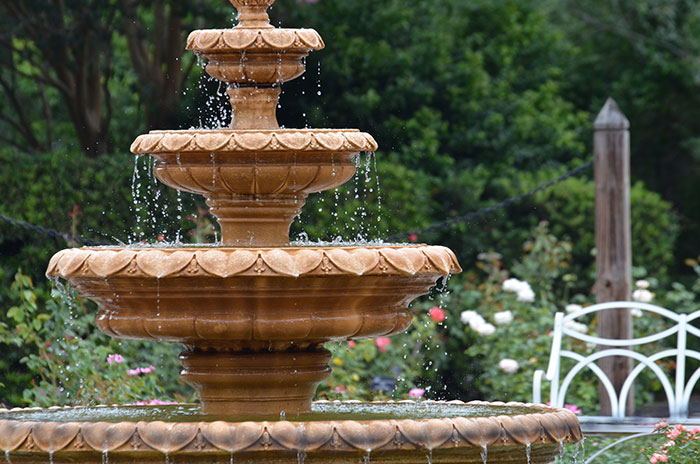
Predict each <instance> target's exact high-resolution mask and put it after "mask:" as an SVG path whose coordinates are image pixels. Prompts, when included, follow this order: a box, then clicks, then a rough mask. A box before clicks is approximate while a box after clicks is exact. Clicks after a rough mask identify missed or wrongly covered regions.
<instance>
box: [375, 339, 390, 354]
mask: <svg viewBox="0 0 700 464" xmlns="http://www.w3.org/2000/svg"><path fill="white" fill-rule="evenodd" d="M374 344H375V345H377V348H379V351H381V352H384V351H386V350H387V348H388V347H389V345H391V340H389V338H388V337H377V338H375V339H374Z"/></svg>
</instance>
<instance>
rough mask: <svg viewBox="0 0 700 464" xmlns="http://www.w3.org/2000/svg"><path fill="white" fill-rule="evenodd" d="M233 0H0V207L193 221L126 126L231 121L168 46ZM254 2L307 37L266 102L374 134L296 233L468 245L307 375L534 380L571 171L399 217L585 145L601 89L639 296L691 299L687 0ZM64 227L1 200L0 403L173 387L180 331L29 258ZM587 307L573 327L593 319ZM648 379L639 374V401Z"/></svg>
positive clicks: (692, 88)
mask: <svg viewBox="0 0 700 464" xmlns="http://www.w3.org/2000/svg"><path fill="white" fill-rule="evenodd" d="M232 11H233V9H232V8H231V7H230V5H229V4H228V3H227V2H225V1H222V0H189V1H178V2H174V1H165V0H149V1H137V0H81V1H78V0H63V1H54V0H22V1H20V2H18V1H16V0H0V103H1V104H0V162H1V163H2V166H3V168H2V170H0V191H1V192H2V199H0V213H2V214H3V215H6V216H9V217H13V218H16V219H19V220H22V221H27V222H29V223H32V224H37V225H40V226H43V227H47V228H53V229H56V230H59V231H61V232H67V233H70V234H72V235H75V236H84V237H88V238H91V239H95V240H99V241H102V242H109V243H115V244H116V243H131V242H141V241H145V242H158V241H168V242H171V241H181V242H184V243H189V242H212V241H214V240H215V237H216V230H215V226H214V224H215V221H214V220H213V218H212V217H211V216H210V215H209V214H208V212H207V211H206V209H205V205H204V203H203V201H201V199H200V198H195V197H194V196H191V195H188V194H185V193H183V194H178V193H177V192H175V191H173V190H170V189H167V188H165V187H164V186H162V185H160V184H159V183H157V181H156V180H155V179H154V177H153V176H152V173H151V171H150V170H151V168H152V162H151V161H150V160H148V159H147V158H141V159H136V158H135V157H134V156H133V155H131V154H130V153H129V145H130V144H131V142H132V141H133V139H134V138H135V137H136V136H137V135H139V134H141V133H144V132H146V131H148V130H152V129H172V128H190V127H218V126H225V125H226V124H227V123H228V121H227V120H230V108H229V105H228V101H227V96H226V94H225V93H224V89H223V87H221V86H220V85H219V84H218V82H216V81H213V80H212V79H210V78H208V76H207V75H206V74H205V73H203V71H202V64H203V63H201V62H199V61H198V59H197V57H196V56H194V54H192V53H190V52H187V51H185V50H184V44H185V38H186V36H187V33H188V32H189V31H191V30H193V29H196V28H202V27H208V28H213V27H228V26H231V25H232V22H233V19H234V18H233V16H232ZM270 14H271V18H272V20H273V23H274V24H275V25H276V24H281V25H283V26H286V27H312V28H315V29H316V30H317V31H318V32H319V33H320V34H321V36H322V37H323V38H324V40H325V42H326V48H325V49H324V50H322V51H320V52H315V53H312V54H311V55H310V56H309V58H308V60H307V72H306V74H305V76H304V77H303V78H299V79H297V80H295V81H292V82H290V83H288V84H286V85H285V86H284V87H283V93H282V97H281V108H280V109H279V110H278V117H279V120H280V123H281V124H284V126H285V127H306V126H309V127H318V128H323V127H330V128H340V127H357V128H359V129H361V130H363V131H366V132H369V133H371V134H373V135H374V137H375V138H376V140H377V141H378V143H379V146H380V151H378V152H377V153H376V156H375V157H372V156H369V155H367V156H365V157H364V158H363V159H362V160H361V163H362V164H361V168H360V170H359V171H360V172H358V175H357V176H356V179H355V180H354V181H351V182H350V183H349V184H348V185H347V186H344V187H341V188H340V189H339V190H338V191H336V192H327V193H326V194H318V195H315V196H312V197H311V198H310V199H309V201H308V203H307V206H306V208H305V209H304V211H303V213H302V215H301V217H300V218H299V219H298V220H297V221H296V223H295V224H294V226H293V228H294V231H293V237H295V238H296V239H297V240H300V241H306V240H311V241H315V240H334V239H335V238H336V237H339V236H340V237H342V238H343V239H345V240H374V239H379V238H381V237H390V236H395V237H397V239H400V240H407V241H417V242H427V243H434V244H443V245H446V246H449V247H450V248H451V249H452V250H454V251H455V253H456V255H457V257H458V259H459V261H460V263H461V265H462V267H463V268H464V273H462V274H461V275H458V276H455V277H453V278H452V279H451V280H450V281H449V282H448V283H441V287H445V288H446V289H445V288H441V291H435V292H434V294H432V295H431V296H430V297H426V298H423V299H422V300H420V301H419V302H417V303H416V304H415V305H414V306H413V308H414V312H415V314H416V321H415V323H414V325H413V327H412V328H411V329H410V330H409V331H408V332H407V333H406V334H403V335H400V336H395V337H392V338H391V339H381V338H378V339H374V340H362V341H357V342H350V343H342V344H337V345H333V346H332V347H331V348H332V350H333V352H334V357H333V360H332V364H333V366H334V376H333V377H332V378H331V380H329V381H328V382H326V383H325V384H323V385H322V386H321V387H320V390H319V392H318V395H319V397H326V398H333V399H335V398H339V399H368V398H377V397H380V398H381V397H384V398H386V397H392V398H397V399H401V398H408V397H414V398H433V399H453V398H459V399H463V400H469V399H476V398H479V399H486V400H496V399H500V400H506V401H528V400H530V399H531V396H530V392H531V379H532V373H533V372H534V370H535V369H542V368H545V367H546V363H547V360H548V354H549V350H550V345H551V338H550V337H549V331H551V329H552V324H553V315H554V313H555V312H556V311H564V310H565V309H566V308H567V307H568V309H569V310H573V309H575V308H576V307H577V306H575V305H586V304H590V303H592V302H594V297H593V295H592V292H591V287H592V285H593V282H594V278H595V269H594V262H595V250H594V224H593V221H594V215H593V206H594V188H593V181H592V172H591V170H586V171H584V172H583V174H582V175H580V176H576V177H573V178H570V179H567V180H566V181H564V182H562V183H559V184H557V185H555V186H554V187H552V188H549V189H546V190H544V191H542V192H540V193H538V194H536V195H534V196H532V197H529V198H526V199H524V200H523V201H521V202H518V203H516V204H514V205H512V206H510V207H508V208H506V209H502V210H499V211H497V212H495V213H493V214H491V215H488V216H485V217H482V218H481V219H479V220H477V221H474V222H462V223H458V224H456V225H453V226H450V227H444V228H441V229H439V230H436V231H433V232H430V233H425V234H422V233H421V234H416V233H413V232H414V231H416V230H420V229H421V228H424V227H426V226H428V225H430V224H433V223H435V222H440V221H443V220H445V219H449V218H451V217H456V216H461V215H464V214H466V213H469V212H470V211H475V210H478V209H479V208H482V207H485V206H488V205H492V204H495V203H498V202H499V201H501V200H503V199H506V198H509V197H512V196H515V195H518V194H520V193H521V192H525V191H527V190H530V189H532V188H534V187H536V186H537V185H539V184H541V183H543V182H545V181H548V180H550V179H552V178H556V177H557V176H559V175H561V174H562V173H564V172H566V171H568V170H570V169H572V168H575V167H577V166H581V165H583V164H585V163H586V162H588V161H589V160H590V159H591V157H592V146H591V141H592V121H593V118H594V117H595V114H596V113H597V112H598V110H599V109H600V108H601V107H602V105H603V103H604V101H605V100H606V98H607V97H608V96H613V97H614V98H615V99H616V101H617V103H618V104H619V106H620V108H621V109H622V111H623V112H624V113H625V114H626V116H627V117H628V118H629V120H630V123H631V146H632V179H633V185H632V190H631V205H632V247H633V261H634V262H633V264H634V277H635V281H636V287H635V288H636V290H637V292H636V296H635V298H637V299H639V300H640V301H652V302H654V303H657V304H660V305H662V306H666V307H669V308H672V309H674V310H676V311H679V312H691V311H693V310H697V309H700V304H699V303H698V298H697V295H698V292H700V281H698V274H699V273H700V265H699V264H698V261H697V257H698V254H699V253H700V182H698V181H697V180H698V178H700V2H699V1H697V0H675V1H670V0H640V1H635V2H619V1H617V0H602V1H601V0H597V1H593V0H577V1H569V0H542V1H537V2H533V1H530V0H441V1H439V2H438V1H434V0H411V1H408V0H374V1H370V0H357V1H332V0H277V2H276V3H275V5H274V7H273V8H272V9H271V11H270ZM77 245H79V243H78V242H76V241H73V240H63V239H58V240H57V239H53V238H51V237H48V236H45V235H41V234H37V233H35V232H32V231H27V230H24V229H21V228H17V227H15V226H13V225H10V224H6V223H0V308H2V311H0V352H2V353H3V356H2V357H0V382H1V383H2V385H1V386H0V403H3V404H4V405H7V406H23V405H37V406H49V405H62V404H97V403H113V402H120V403H133V402H139V401H146V402H148V401H153V400H157V401H189V400H192V399H193V394H192V391H191V390H190V389H189V388H188V387H186V386H185V385H184V384H182V383H180V382H179V380H178V377H177V374H178V371H179V365H178V364H177V356H176V354H177V352H178V351H179V347H177V346H166V345H155V344H149V343H146V342H122V341H117V340H111V339H109V338H108V337H106V336H105V335H103V334H101V333H100V332H99V331H97V329H96V328H95V326H94V323H93V317H94V313H95V309H94V306H93V304H92V303H91V302H89V301H85V300H82V299H78V298H70V295H71V293H72V291H71V289H69V288H64V287H61V286H60V285H59V286H58V287H52V286H51V284H50V282H48V281H47V280H46V278H45V277H44V271H45V269H46V265H47V263H48V260H49V258H50V257H51V256H52V255H53V253H55V252H56V251H58V250H59V249H62V248H65V247H70V246H77ZM572 305H573V306H572ZM589 322H590V324H587V325H582V326H579V328H578V329H579V330H581V331H585V332H590V333H594V331H595V321H594V320H591V321H589ZM657 323H658V322H656V321H654V320H653V319H652V320H651V321H647V320H646V319H645V320H644V321H643V322H642V321H640V322H635V330H638V331H641V332H644V331H648V332H651V331H654V330H656V329H658V327H657V326H656V325H655V324H657ZM514 340H517V343H513V341H514ZM582 349H585V347H582ZM110 355H111V357H110ZM660 389H661V386H660V385H659V384H658V382H655V381H654V380H653V379H650V378H648V379H642V381H640V382H639V385H638V394H637V396H636V399H637V402H638V403H639V404H640V405H641V404H646V403H649V402H653V401H654V394H655V392H658V391H660ZM597 395H598V387H597V383H595V382H594V381H593V379H592V378H591V379H590V380H589V381H588V382H582V384H581V386H579V387H578V388H577V390H576V391H574V392H573V394H572V396H571V401H572V402H573V403H575V405H572V408H575V409H580V410H583V411H584V412H585V413H592V414H594V413H596V412H597V408H598V404H597ZM611 462H612V461H611ZM621 462H624V461H621ZM628 462H630V461H628Z"/></svg>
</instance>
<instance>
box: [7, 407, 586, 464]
mask: <svg viewBox="0 0 700 464" xmlns="http://www.w3.org/2000/svg"><path fill="white" fill-rule="evenodd" d="M313 411H314V412H313V413H311V414H310V415H303V416H292V417H290V415H289V414H288V415H287V416H286V419H287V420H283V419H284V418H280V417H277V418H270V419H269V420H267V421H258V422H252V421H246V422H242V421H238V422H232V421H230V418H226V417H211V416H203V415H201V412H198V410H197V408H196V407H195V406H193V405H171V406H156V407H152V406H145V407H144V406H141V407H137V406H98V407H95V408H81V407H79V408H55V409H41V408H35V409H19V408H18V409H14V410H10V411H7V410H0V452H2V451H5V455H6V456H8V455H9V457H10V461H11V462H13V463H47V462H54V463H63V462H66V463H67V462H84V463H96V464H97V463H102V464H104V463H105V462H126V461H129V462H143V463H151V462H152V463H154V464H155V463H157V464H162V463H163V462H179V463H208V464H214V463H216V464H218V463H221V464H229V463H230V462H234V461H235V462H256V463H270V464H273V463H275V464H279V463H295V464H297V463H304V464H312V463H314V464H315V463H319V464H320V463H324V464H327V463H348V464H350V463H352V464H356V463H357V462H362V461H363V460H364V461H365V462H366V463H386V464H389V463H392V464H393V463H396V464H425V463H426V462H432V463H434V464H441V463H473V464H483V463H484V462H488V463H489V464H498V463H532V464H537V463H549V462H553V461H554V459H555V458H556V456H557V455H558V454H559V453H560V452H561V448H562V446H563V444H568V443H576V442H579V441H580V440H581V439H582V438H583V437H582V434H581V429H580V426H579V423H578V420H577V418H576V416H575V414H574V413H572V412H571V411H568V410H566V409H555V408H550V407H547V406H543V405H532V404H522V403H484V402H478V401H474V402H471V403H466V404H465V403H462V402H460V401H451V402H447V403H446V402H434V401H424V402H420V403H414V402H412V401H402V402H399V403H395V402H373V403H360V402H327V401H326V402H316V403H314V408H313Z"/></svg>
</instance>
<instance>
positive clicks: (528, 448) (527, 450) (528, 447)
mask: <svg viewBox="0 0 700 464" xmlns="http://www.w3.org/2000/svg"><path fill="white" fill-rule="evenodd" d="M525 455H526V456H527V464H530V461H531V460H532V458H531V456H532V445H530V442H529V441H528V442H527V443H526V444H525Z"/></svg>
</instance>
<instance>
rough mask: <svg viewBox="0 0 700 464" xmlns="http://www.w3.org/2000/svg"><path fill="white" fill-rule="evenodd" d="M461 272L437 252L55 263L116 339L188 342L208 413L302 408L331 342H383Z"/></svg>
mask: <svg viewBox="0 0 700 464" xmlns="http://www.w3.org/2000/svg"><path fill="white" fill-rule="evenodd" d="M460 270H461V269H460V267H459V264H458V263H457V260H456V258H455V256H454V254H453V253H452V252H451V251H450V250H449V249H447V248H445V247H440V246H426V245H415V246H386V247H320V248H317V247H296V248H261V249H256V248H140V249H136V248H78V249H69V250H63V251H61V252H59V253H57V254H56V255H54V257H53V258H52V259H51V261H50V263H49V267H48V269H47V271H46V273H47V275H48V276H52V277H63V278H65V279H67V280H68V281H70V282H71V284H72V285H73V286H74V287H75V288H76V289H77V290H78V291H79V292H80V294H81V295H82V296H84V297H87V298H90V299H92V300H94V301H95V302H96V303H97V304H98V306H99V308H100V310H99V312H98V314H97V316H96V323H97V326H98V327H99V329H100V330H102V331H103V332H104V333H106V334H107V335H109V336H111V337H115V338H124V339H141V340H153V341H166V342H173V343H181V344H183V345H185V351H184V352H183V353H182V355H181V356H180V361H181V363H182V365H183V367H184V369H183V371H182V372H181V376H182V378H183V380H184V381H185V382H187V383H189V384H191V385H192V386H193V387H194V388H195V389H196V390H197V392H198V395H199V398H200V400H201V401H202V403H203V410H204V411H205V412H207V413H227V414H242V413H246V412H248V411H252V410H255V411H257V414H258V415H266V414H270V413H279V411H281V410H286V411H287V412H290V413H296V412H305V411H308V410H309V409H310V405H311V399H312V398H313V395H314V392H315V390H316V387H317V385H318V384H319V383H320V382H322V381H323V380H324V379H326V378H327V377H328V376H329V375H330V369H329V368H328V361H329V358H330V354H329V352H328V351H327V350H325V349H324V348H323V344H324V343H326V342H329V341H339V340H348V339H353V338H368V337H377V336H387V335H391V334H395V333H399V332H403V331H404V330H406V329H407V328H408V326H409V325H410V324H411V321H412V314H411V312H410V311H409V310H408V305H409V303H410V302H411V301H412V300H413V299H415V298H416V297H418V296H420V295H423V294H425V293H427V292H428V290H429V289H430V287H432V286H433V285H435V281H436V280H437V279H438V278H439V277H441V276H445V275H447V274H449V273H455V272H459V271H460Z"/></svg>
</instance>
